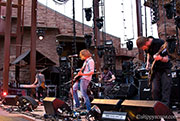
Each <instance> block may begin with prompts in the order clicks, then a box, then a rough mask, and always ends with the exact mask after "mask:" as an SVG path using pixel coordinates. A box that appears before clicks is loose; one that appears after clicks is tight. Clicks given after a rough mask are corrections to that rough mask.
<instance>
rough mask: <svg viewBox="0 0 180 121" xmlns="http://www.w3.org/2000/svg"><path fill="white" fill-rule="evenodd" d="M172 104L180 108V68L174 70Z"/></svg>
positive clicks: (172, 72) (172, 74)
mask: <svg viewBox="0 0 180 121" xmlns="http://www.w3.org/2000/svg"><path fill="white" fill-rule="evenodd" d="M171 76H172V87H171V96H170V106H171V107H175V108H180V70H172V71H171Z"/></svg>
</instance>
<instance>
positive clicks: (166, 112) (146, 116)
mask: <svg viewBox="0 0 180 121" xmlns="http://www.w3.org/2000/svg"><path fill="white" fill-rule="evenodd" d="M121 106H122V111H123V112H127V113H128V117H129V118H130V119H131V121H145V120H148V121H160V120H163V119H164V120H165V121H177V120H176V117H175V116H174V114H173V113H172V112H171V110H170V109H169V108H168V107H167V106H166V105H164V104H163V103H161V102H159V101H141V100H124V102H123V103H122V104H121Z"/></svg>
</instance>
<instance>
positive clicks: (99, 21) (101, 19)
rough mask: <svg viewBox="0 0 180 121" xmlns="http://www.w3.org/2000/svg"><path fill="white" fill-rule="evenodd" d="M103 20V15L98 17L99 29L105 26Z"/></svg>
mask: <svg viewBox="0 0 180 121" xmlns="http://www.w3.org/2000/svg"><path fill="white" fill-rule="evenodd" d="M103 21H104V20H103V18H102V17H101V18H97V19H96V25H97V27H98V29H101V28H102V27H103Z"/></svg>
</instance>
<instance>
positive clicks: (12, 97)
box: [3, 95, 19, 106]
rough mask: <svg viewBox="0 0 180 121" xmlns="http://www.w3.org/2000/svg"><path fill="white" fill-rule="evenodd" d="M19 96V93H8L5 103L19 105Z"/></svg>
mask: <svg viewBox="0 0 180 121" xmlns="http://www.w3.org/2000/svg"><path fill="white" fill-rule="evenodd" d="M18 98H19V97H18V96H17V95H7V96H6V97H5V98H4V100H3V104H4V105H13V106H15V105H17V101H18Z"/></svg>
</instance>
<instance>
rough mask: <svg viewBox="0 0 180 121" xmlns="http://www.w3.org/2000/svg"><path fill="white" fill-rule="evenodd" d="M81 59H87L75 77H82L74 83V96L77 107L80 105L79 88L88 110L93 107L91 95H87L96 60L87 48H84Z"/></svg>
mask: <svg viewBox="0 0 180 121" xmlns="http://www.w3.org/2000/svg"><path fill="white" fill-rule="evenodd" d="M79 56H80V58H81V60H85V61H84V63H83V66H82V68H81V70H80V71H79V72H78V74H77V75H76V76H75V77H74V79H75V80H76V78H77V77H79V76H80V77H81V78H80V79H79V81H76V82H75V83H74V85H73V97H74V100H75V103H76V105H75V106H76V108H79V107H80V103H79V99H78V95H77V90H78V89H80V91H81V93H82V96H83V98H84V100H85V104H86V108H87V111H89V110H90V109H91V103H90V100H89V97H88V95H87V88H88V85H89V83H90V81H91V79H92V75H93V74H94V60H93V59H92V57H91V56H92V54H91V53H90V52H89V50H87V49H83V50H81V51H80V54H79Z"/></svg>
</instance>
